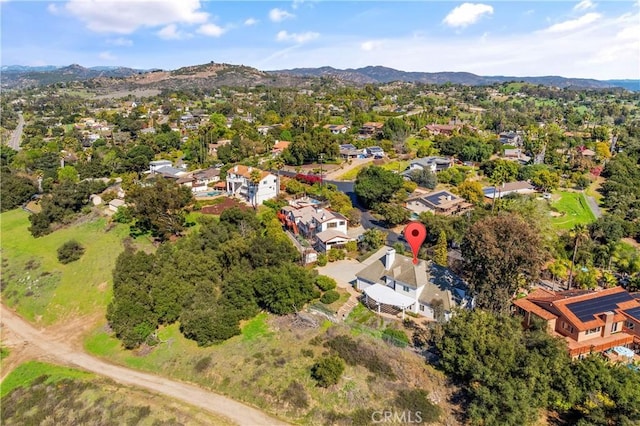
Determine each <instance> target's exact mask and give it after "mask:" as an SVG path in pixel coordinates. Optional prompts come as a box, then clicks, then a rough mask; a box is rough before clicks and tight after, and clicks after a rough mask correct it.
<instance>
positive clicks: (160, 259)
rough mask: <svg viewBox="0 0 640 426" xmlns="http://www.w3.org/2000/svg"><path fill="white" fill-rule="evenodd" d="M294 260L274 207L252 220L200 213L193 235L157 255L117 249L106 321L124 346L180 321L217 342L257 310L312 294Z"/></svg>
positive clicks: (282, 309) (200, 337) (309, 279)
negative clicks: (208, 216)
mask: <svg viewBox="0 0 640 426" xmlns="http://www.w3.org/2000/svg"><path fill="white" fill-rule="evenodd" d="M241 235H244V236H245V237H244V238H241ZM297 259H298V255H297V251H296V250H295V248H294V247H293V246H292V245H291V243H290V242H289V240H288V239H287V237H286V236H285V235H284V234H283V233H282V231H281V228H280V225H279V222H278V220H277V218H276V217H275V214H274V213H273V212H272V211H269V212H268V213H265V214H264V215H263V216H262V217H261V218H258V217H256V215H255V213H253V212H243V211H241V210H239V209H229V210H226V211H225V212H223V214H222V215H221V217H220V219H219V220H218V219H215V218H207V217H205V218H201V222H200V229H199V232H196V233H193V234H191V235H189V236H188V237H185V238H183V239H181V240H180V241H178V243H176V244H170V243H165V244H163V245H162V246H160V248H159V249H158V251H157V252H156V253H155V254H146V253H144V252H141V251H138V252H133V251H131V250H127V251H125V252H124V253H122V254H121V255H120V256H119V257H118V259H117V262H116V268H115V270H114V274H113V280H114V291H113V292H114V298H113V301H112V302H111V304H110V305H109V309H108V314H107V318H108V320H109V323H110V324H111V326H112V328H113V330H114V331H115V332H116V335H117V336H118V337H119V338H120V339H121V340H122V342H123V344H124V345H125V347H127V348H134V347H136V346H138V345H139V344H141V343H143V342H145V341H149V340H148V339H150V338H151V340H150V341H153V339H152V335H153V333H154V331H155V330H156V328H157V327H158V325H160V324H171V323H173V322H175V321H178V320H179V321H180V328H181V330H182V332H183V334H184V335H185V336H186V337H188V338H190V339H193V340H195V341H197V342H198V344H200V345H210V344H213V343H217V342H221V341H224V340H226V339H228V338H229V337H231V336H234V335H237V334H239V333H240V328H239V321H240V320H243V319H248V318H251V317H253V316H254V315H255V314H256V313H257V312H258V311H259V310H260V309H266V310H268V311H270V312H273V313H275V314H280V315H281V314H287V313H291V312H295V311H296V310H298V309H301V308H302V307H303V306H304V305H305V304H306V303H307V302H308V301H309V300H311V298H312V297H314V295H315V291H316V290H315V286H314V282H315V277H314V276H313V274H312V273H311V272H310V271H308V270H306V269H304V268H301V267H299V266H297V265H295V264H294V263H293V262H295V261H296V260H297Z"/></svg>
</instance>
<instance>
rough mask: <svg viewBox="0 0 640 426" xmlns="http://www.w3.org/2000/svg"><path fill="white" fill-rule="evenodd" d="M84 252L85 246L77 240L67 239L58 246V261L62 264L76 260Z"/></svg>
mask: <svg viewBox="0 0 640 426" xmlns="http://www.w3.org/2000/svg"><path fill="white" fill-rule="evenodd" d="M83 254H84V247H82V246H81V245H80V243H79V242H77V241H75V240H71V241H67V242H66V243H64V244H63V245H61V246H60V248H58V261H59V262H60V263H62V264H67V263H71V262H75V261H76V260H78V259H80V258H81V257H82V255H83Z"/></svg>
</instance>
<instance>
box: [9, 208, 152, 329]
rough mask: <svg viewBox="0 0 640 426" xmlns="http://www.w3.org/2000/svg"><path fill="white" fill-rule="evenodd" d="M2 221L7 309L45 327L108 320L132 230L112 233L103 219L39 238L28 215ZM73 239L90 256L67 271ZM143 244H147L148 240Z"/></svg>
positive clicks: (122, 228)
mask: <svg viewBox="0 0 640 426" xmlns="http://www.w3.org/2000/svg"><path fill="white" fill-rule="evenodd" d="M0 221H1V223H0V232H1V234H2V269H3V280H4V283H3V285H4V289H3V293H2V295H3V300H4V302H5V303H7V304H8V305H9V306H11V307H15V308H16V309H17V310H18V312H19V313H20V314H21V315H23V316H24V317H25V318H27V319H28V320H30V321H38V322H40V323H42V324H45V325H47V324H52V323H55V322H57V321H60V320H64V319H65V318H68V317H71V316H77V315H89V314H95V313H100V314H102V315H104V313H105V311H106V306H107V303H108V301H109V300H110V299H111V283H112V281H111V272H112V271H113V268H114V266H115V260H116V257H118V255H119V254H120V252H122V250H123V244H122V240H123V239H124V238H125V237H127V236H128V226H126V225H116V226H115V227H112V228H111V229H110V230H109V226H108V224H107V219H104V218H99V219H94V220H92V221H89V222H87V223H83V224H81V225H75V226H70V227H68V228H64V229H59V230H57V231H55V232H53V233H51V234H49V235H46V236H44V237H40V238H34V237H32V236H31V234H30V233H29V231H28V227H29V220H28V214H27V213H26V212H24V211H22V210H19V209H16V210H12V211H9V212H5V213H2V215H0ZM72 239H75V240H77V241H78V242H79V243H80V244H81V245H82V246H83V247H84V248H85V253H84V255H83V256H82V257H81V258H80V260H78V261H75V262H72V263H69V264H67V265H62V264H61V263H60V262H58V259H57V253H56V252H57V249H58V247H60V246H61V245H62V244H63V243H65V242H67V241H69V240H72ZM140 241H141V243H142V244H144V243H143V241H144V238H143V239H141V240H140ZM146 245H149V243H148V241H147V243H146Z"/></svg>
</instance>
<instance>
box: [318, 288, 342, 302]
mask: <svg viewBox="0 0 640 426" xmlns="http://www.w3.org/2000/svg"><path fill="white" fill-rule="evenodd" d="M338 299H340V293H338V292H337V291H335V290H329V291H327V292H325V293H324V294H323V295H322V297H320V301H321V302H322V303H324V304H325V305H330V304H332V303H333V302H335V301H337V300H338Z"/></svg>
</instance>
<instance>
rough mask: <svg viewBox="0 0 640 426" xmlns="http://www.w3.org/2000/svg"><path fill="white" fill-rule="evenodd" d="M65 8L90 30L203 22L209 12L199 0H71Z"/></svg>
mask: <svg viewBox="0 0 640 426" xmlns="http://www.w3.org/2000/svg"><path fill="white" fill-rule="evenodd" d="M65 8H66V9H67V11H69V12H70V13H71V14H72V15H73V16H75V17H77V18H78V19H80V20H81V21H82V22H84V23H85V24H86V26H87V28H89V29H90V30H92V31H95V32H101V33H117V34H131V33H132V32H134V31H135V30H137V29H138V28H141V27H159V26H163V25H164V26H165V28H163V30H164V29H166V28H167V27H166V26H168V25H170V24H176V23H181V24H203V23H205V22H206V21H207V19H208V16H209V15H208V14H207V13H205V12H202V11H201V10H200V8H201V5H200V0H177V1H174V0H158V1H154V2H149V1H145V0H129V1H115V0H107V1H102V0H70V1H69V2H68V3H67V4H66V5H65Z"/></svg>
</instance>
